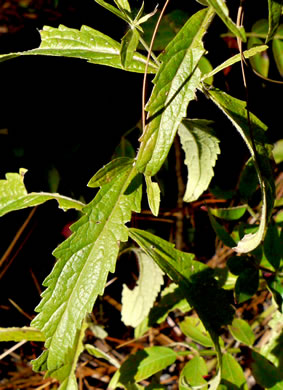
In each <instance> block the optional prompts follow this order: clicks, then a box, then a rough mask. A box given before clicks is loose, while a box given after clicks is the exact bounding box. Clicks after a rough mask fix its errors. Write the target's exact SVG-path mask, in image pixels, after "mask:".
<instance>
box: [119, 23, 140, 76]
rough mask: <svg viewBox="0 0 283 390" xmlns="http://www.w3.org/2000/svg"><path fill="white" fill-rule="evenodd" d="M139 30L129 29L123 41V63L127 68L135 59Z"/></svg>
mask: <svg viewBox="0 0 283 390" xmlns="http://www.w3.org/2000/svg"><path fill="white" fill-rule="evenodd" d="M139 38H140V35H139V32H138V31H137V30H136V29H135V28H131V29H129V30H128V31H127V32H126V34H125V35H124V36H123V38H122V42H121V64H122V66H123V68H125V69H127V68H128V67H129V66H130V65H131V62H132V60H133V56H134V53H135V51H136V49H137V46H138V43H139Z"/></svg>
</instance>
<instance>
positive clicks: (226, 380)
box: [221, 353, 248, 390]
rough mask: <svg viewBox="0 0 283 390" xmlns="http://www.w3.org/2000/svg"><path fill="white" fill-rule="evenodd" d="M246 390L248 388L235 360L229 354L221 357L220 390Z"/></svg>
mask: <svg viewBox="0 0 283 390" xmlns="http://www.w3.org/2000/svg"><path fill="white" fill-rule="evenodd" d="M224 389H226V390H237V389H241V390H247V389H248V386H247V383H246V378H245V375H244V373H243V370H242V368H241V366H240V364H239V363H238V362H237V360H236V359H235V358H234V357H233V356H232V355H231V354H229V353H224V354H223V357H222V379H221V390H224Z"/></svg>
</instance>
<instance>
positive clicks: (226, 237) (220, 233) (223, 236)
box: [207, 209, 236, 248]
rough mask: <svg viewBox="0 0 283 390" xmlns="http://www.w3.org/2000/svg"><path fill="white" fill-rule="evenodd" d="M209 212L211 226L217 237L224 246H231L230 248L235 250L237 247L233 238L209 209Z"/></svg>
mask: <svg viewBox="0 0 283 390" xmlns="http://www.w3.org/2000/svg"><path fill="white" fill-rule="evenodd" d="M207 212H208V216H209V220H210V223H211V226H212V228H213V230H214V232H215V234H216V235H217V237H218V238H219V239H220V240H221V241H222V242H223V244H224V245H226V246H229V247H230V248H233V247H234V246H235V245H236V243H235V241H234V240H233V238H232V237H231V236H230V234H229V233H228V232H227V231H226V230H225V228H224V227H223V226H222V225H220V224H219V223H218V222H217V221H216V219H215V218H214V216H213V215H212V213H211V212H210V209H208V210H207Z"/></svg>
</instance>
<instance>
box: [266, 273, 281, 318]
mask: <svg viewBox="0 0 283 390" xmlns="http://www.w3.org/2000/svg"><path fill="white" fill-rule="evenodd" d="M267 284H268V287H269V289H270V291H271V292H272V295H273V298H274V300H275V302H276V304H277V305H278V309H279V310H280V312H281V313H282V312H283V284H282V276H281V277H280V276H279V275H278V276H272V277H270V278H268V279H267Z"/></svg>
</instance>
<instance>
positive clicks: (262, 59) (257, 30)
mask: <svg viewBox="0 0 283 390" xmlns="http://www.w3.org/2000/svg"><path fill="white" fill-rule="evenodd" d="M267 30H268V24H267V20H266V19H260V20H258V21H257V22H256V23H255V24H254V25H253V26H252V33H253V34H255V35H257V34H258V35H267ZM262 43H263V40H262V39H260V38H259V37H258V36H251V37H250V38H249V39H248V49H250V50H252V49H253V48H256V47H258V46H261V45H262ZM266 49H267V48H266ZM250 63H251V65H252V67H253V69H255V70H256V71H257V72H258V73H260V74H262V75H263V76H265V77H267V76H268V71H269V63H270V61H269V57H268V54H267V51H266V50H265V51H263V52H262V53H257V54H256V55H255V56H253V57H252V58H250Z"/></svg>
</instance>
